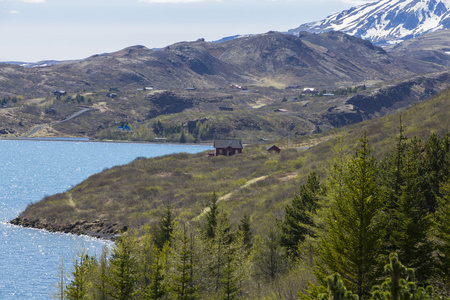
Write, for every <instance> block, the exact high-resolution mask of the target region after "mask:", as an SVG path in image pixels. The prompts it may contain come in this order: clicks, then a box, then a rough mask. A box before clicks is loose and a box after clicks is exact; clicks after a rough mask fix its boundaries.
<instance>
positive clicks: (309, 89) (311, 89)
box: [302, 88, 319, 95]
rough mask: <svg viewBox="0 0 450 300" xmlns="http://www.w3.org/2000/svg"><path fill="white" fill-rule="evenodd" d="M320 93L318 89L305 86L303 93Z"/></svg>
mask: <svg viewBox="0 0 450 300" xmlns="http://www.w3.org/2000/svg"><path fill="white" fill-rule="evenodd" d="M318 93H319V91H318V90H316V89H315V88H304V89H303V91H302V94H305V95H316V94H318Z"/></svg>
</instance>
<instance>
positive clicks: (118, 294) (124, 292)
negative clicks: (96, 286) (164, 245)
mask: <svg viewBox="0 0 450 300" xmlns="http://www.w3.org/2000/svg"><path fill="white" fill-rule="evenodd" d="M132 243H133V241H132V239H131V237H130V236H128V235H126V234H125V235H122V236H120V237H119V238H118V239H117V240H116V242H115V245H114V248H113V250H112V254H111V259H110V260H109V263H110V270H109V274H108V275H103V274H102V277H103V279H104V280H105V282H106V287H105V288H103V290H104V292H105V293H107V294H108V295H109V296H110V297H112V298H113V299H118V300H127V299H130V298H131V297H133V296H134V295H135V294H136V293H137V291H136V282H137V270H136V269H137V267H136V258H135V253H134V252H133V244H132Z"/></svg>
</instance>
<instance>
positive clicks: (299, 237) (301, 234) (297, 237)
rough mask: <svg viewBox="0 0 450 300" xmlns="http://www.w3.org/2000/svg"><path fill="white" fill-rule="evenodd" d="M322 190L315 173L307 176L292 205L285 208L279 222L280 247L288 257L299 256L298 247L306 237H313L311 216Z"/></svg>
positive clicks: (314, 211)
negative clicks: (281, 220)
mask: <svg viewBox="0 0 450 300" xmlns="http://www.w3.org/2000/svg"><path fill="white" fill-rule="evenodd" d="M322 191H323V188H322V187H321V185H320V182H319V176H318V175H317V173H316V172H312V173H311V174H309V176H308V179H307V182H306V184H305V185H301V186H300V191H299V193H298V194H295V195H294V198H293V199H292V204H291V205H287V206H286V208H285V215H284V221H283V222H280V223H279V225H280V228H281V245H282V246H283V247H285V248H286V252H287V254H288V256H291V257H298V256H299V251H298V250H299V245H300V243H302V242H303V241H304V240H305V238H306V235H313V232H312V230H311V227H312V226H314V221H313V215H314V214H315V213H316V210H317V207H318V201H319V196H320V195H321V194H323V192H322Z"/></svg>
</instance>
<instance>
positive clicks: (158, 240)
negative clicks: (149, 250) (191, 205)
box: [153, 204, 175, 250]
mask: <svg viewBox="0 0 450 300" xmlns="http://www.w3.org/2000/svg"><path fill="white" fill-rule="evenodd" d="M174 226H175V220H174V218H173V212H172V206H171V205H170V204H169V205H166V207H165V210H164V215H162V216H161V218H160V219H159V222H158V224H157V226H156V227H155V230H154V231H153V242H154V243H155V245H156V247H157V248H158V249H160V250H162V249H163V247H164V245H165V244H166V243H168V244H169V245H170V243H171V240H172V233H173V229H174Z"/></svg>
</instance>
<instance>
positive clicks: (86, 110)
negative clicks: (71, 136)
mask: <svg viewBox="0 0 450 300" xmlns="http://www.w3.org/2000/svg"><path fill="white" fill-rule="evenodd" d="M94 109H97V108H92V107H85V108H83V109H82V110H80V111H77V112H76V113H74V114H73V115H71V116H69V117H68V118H65V119H64V120H61V121H57V122H53V123H50V124H45V125H39V126H36V127H34V128H33V129H32V130H31V131H30V132H28V133H27V134H25V135H23V136H21V138H29V137H30V136H31V135H33V134H35V133H36V132H37V131H38V130H40V129H41V128H44V127H49V126H55V125H57V124H61V123H64V122H67V121H70V120H72V119H74V118H76V117H78V116H79V115H82V114H84V113H85V112H88V111H91V110H94Z"/></svg>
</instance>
